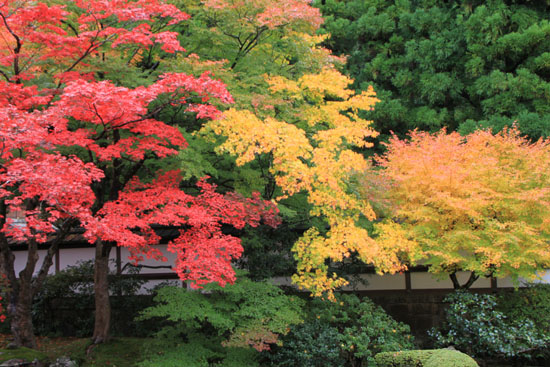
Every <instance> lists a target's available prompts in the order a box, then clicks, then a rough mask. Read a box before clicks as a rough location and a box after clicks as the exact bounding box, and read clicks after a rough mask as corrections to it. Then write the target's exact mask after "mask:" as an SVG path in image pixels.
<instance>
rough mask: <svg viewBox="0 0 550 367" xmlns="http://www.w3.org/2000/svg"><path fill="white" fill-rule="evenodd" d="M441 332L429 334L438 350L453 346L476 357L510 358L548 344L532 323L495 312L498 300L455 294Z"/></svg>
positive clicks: (450, 298) (490, 297)
mask: <svg viewBox="0 0 550 367" xmlns="http://www.w3.org/2000/svg"><path fill="white" fill-rule="evenodd" d="M445 301H446V302H449V303H450V305H449V308H448V310H447V315H446V320H445V323H444V325H443V327H442V328H441V329H440V330H435V329H432V330H431V331H430V332H429V334H430V336H431V337H432V338H433V340H434V342H435V345H436V346H437V347H445V346H448V345H452V346H454V347H455V348H457V349H459V350H461V351H463V352H465V353H467V354H469V355H472V356H476V357H493V358H510V357H517V356H522V355H523V354H524V352H525V351H532V350H536V349H539V348H542V347H544V346H545V345H546V343H547V342H548V341H549V339H548V337H546V336H541V335H540V333H539V332H538V331H537V328H536V326H535V324H534V323H533V322H532V321H531V320H529V319H521V320H512V319H510V318H508V317H507V316H506V315H505V314H504V313H503V312H501V311H498V310H497V309H496V306H497V303H496V297H495V296H493V295H488V294H473V293H468V292H465V291H460V292H455V293H453V294H450V295H449V296H447V298H445Z"/></svg>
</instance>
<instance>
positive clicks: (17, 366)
mask: <svg viewBox="0 0 550 367" xmlns="http://www.w3.org/2000/svg"><path fill="white" fill-rule="evenodd" d="M27 366H28V367H31V366H33V362H29V361H27V360H26V359H20V358H14V359H10V360H9V361H6V362H4V363H2V364H0V367H27Z"/></svg>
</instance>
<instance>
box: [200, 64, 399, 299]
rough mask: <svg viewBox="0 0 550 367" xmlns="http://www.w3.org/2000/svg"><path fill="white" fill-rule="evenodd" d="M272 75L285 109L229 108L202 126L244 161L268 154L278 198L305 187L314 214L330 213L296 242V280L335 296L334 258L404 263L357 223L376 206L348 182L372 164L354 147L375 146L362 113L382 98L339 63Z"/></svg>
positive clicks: (388, 265) (395, 266) (385, 267)
mask: <svg viewBox="0 0 550 367" xmlns="http://www.w3.org/2000/svg"><path fill="white" fill-rule="evenodd" d="M266 81H267V83H268V85H269V93H270V94H271V95H272V96H273V97H274V98H273V100H276V98H278V100H279V101H280V103H279V105H278V106H276V107H277V108H276V110H279V111H283V112H280V113H279V116H267V117H263V118H260V117H258V116H257V115H256V114H254V113H253V112H251V111H248V110H236V109H230V110H228V111H226V112H225V114H224V118H222V119H219V120H216V121H212V122H210V123H208V124H207V127H206V128H205V129H204V130H203V132H206V131H210V132H214V133H215V134H216V135H222V136H225V137H227V139H226V140H225V142H224V143H223V144H221V145H220V146H219V148H218V151H219V152H227V153H230V154H233V155H235V156H237V164H238V165H243V164H246V163H248V162H251V161H253V160H254V159H256V157H257V156H259V155H261V154H270V155H271V157H272V162H271V167H270V171H271V174H272V175H273V176H274V177H275V180H276V183H277V185H278V186H279V187H280V188H281V190H282V193H283V194H282V195H281V196H280V197H279V198H278V200H280V199H282V198H286V197H288V196H289V195H294V194H296V193H299V192H307V194H308V200H309V203H310V204H312V207H313V209H312V211H311V214H312V215H314V216H320V217H322V218H324V219H325V221H326V223H327V227H328V229H326V228H310V229H309V230H308V231H306V233H305V234H304V235H303V236H302V238H301V239H300V240H299V241H298V242H297V243H296V244H295V245H294V248H293V251H294V253H295V258H296V259H297V261H298V269H297V274H296V275H294V277H293V280H294V282H295V283H297V284H298V285H300V286H301V287H304V288H307V289H309V290H311V291H312V293H313V294H314V295H327V296H328V297H329V298H331V297H332V291H333V290H334V289H335V288H337V287H340V286H342V285H344V284H346V280H345V279H343V278H340V277H338V276H336V275H335V274H333V273H331V272H330V271H329V264H330V263H331V262H341V261H343V260H344V259H345V258H347V257H350V256H351V254H352V253H353V254H357V256H358V257H359V258H360V259H362V260H363V261H364V262H366V263H372V264H374V265H376V266H377V268H378V269H379V270H380V271H396V270H400V269H401V268H402V267H401V262H400V260H399V258H398V252H399V251H398V250H396V249H394V248H390V249H387V248H383V247H381V246H379V244H378V243H377V242H375V241H374V240H372V239H371V238H370V236H369V234H368V232H367V230H366V229H365V228H363V227H362V226H360V225H359V224H358V221H359V220H360V218H362V217H363V218H366V219H368V220H373V219H374V218H375V213H374V211H373V209H372V207H371V205H370V203H369V201H368V200H366V199H365V198H364V197H362V196H361V195H358V194H357V193H356V192H355V191H354V190H352V187H351V186H352V185H351V184H350V178H351V177H353V176H354V175H356V174H358V173H359V172H364V171H367V170H369V169H370V167H369V163H368V162H367V160H366V159H365V158H364V157H363V155H361V154H360V153H357V152H356V151H354V148H358V147H360V148H364V147H369V146H370V145H371V144H370V143H369V142H368V140H367V139H369V138H373V137H375V136H376V135H377V133H376V132H375V131H374V130H373V129H372V128H371V126H370V125H371V122H370V121H367V120H364V119H362V118H361V117H360V116H359V113H360V112H359V111H360V110H369V109H372V108H373V106H374V104H375V103H376V102H377V101H378V99H377V98H376V97H375V93H374V91H373V90H372V88H370V89H369V90H367V91H365V92H363V93H361V94H355V92H354V91H353V90H351V89H349V85H350V84H351V82H352V80H350V79H349V78H347V77H346V76H344V75H342V74H341V73H340V72H338V71H337V70H336V69H335V68H333V67H325V68H323V69H322V70H321V72H319V73H316V74H306V75H303V76H302V77H300V78H299V79H297V80H290V79H287V78H285V77H281V76H276V77H267V76H266ZM275 97H276V98H275ZM272 110H273V109H272Z"/></svg>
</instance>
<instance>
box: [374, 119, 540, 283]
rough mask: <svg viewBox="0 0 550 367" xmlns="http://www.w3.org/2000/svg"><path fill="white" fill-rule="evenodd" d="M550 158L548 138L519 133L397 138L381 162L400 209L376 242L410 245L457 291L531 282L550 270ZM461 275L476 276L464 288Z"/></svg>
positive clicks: (420, 134) (415, 257) (382, 226)
mask: <svg viewBox="0 0 550 367" xmlns="http://www.w3.org/2000/svg"><path fill="white" fill-rule="evenodd" d="M549 158H550V141H549V140H539V141H538V142H536V143H530V142H529V140H528V139H526V138H524V137H521V136H520V135H519V132H518V130H516V129H510V130H504V131H503V132H501V133H499V134H497V135H493V134H491V133H490V132H488V131H477V132H475V133H472V134H470V135H467V136H465V137H462V136H460V135H459V134H458V133H456V132H455V133H451V134H447V133H446V132H445V131H441V132H439V133H437V134H434V135H430V134H428V133H424V132H416V131H415V132H412V133H411V134H410V141H408V140H399V139H398V138H397V137H395V136H394V137H393V138H392V139H391V140H390V143H389V144H388V145H387V152H386V153H385V154H384V155H383V156H382V157H380V158H379V162H380V163H381V165H382V166H383V167H384V168H385V173H386V174H387V175H388V176H389V178H390V179H391V180H392V181H393V184H392V185H391V186H390V189H389V191H388V194H389V199H390V200H391V202H392V203H393V205H394V211H393V212H392V214H391V219H386V220H385V221H384V222H382V223H378V224H377V225H376V226H375V227H376V228H377V231H378V233H379V237H378V239H377V242H378V243H379V244H380V245H381V246H383V247H392V246H397V247H408V248H410V252H409V256H410V258H411V260H412V261H415V260H416V261H418V260H420V259H421V260H422V262H423V263H424V264H426V265H427V266H429V270H430V272H432V273H434V274H440V275H443V276H445V275H449V276H450V277H451V280H452V281H453V284H454V286H455V288H463V287H466V288H467V287H469V286H470V285H471V284H472V283H473V281H475V280H476V279H477V278H478V277H479V276H493V277H499V278H500V277H507V276H509V277H512V278H513V279H516V280H517V279H518V278H519V277H523V278H527V279H533V278H534V277H536V275H537V271H538V270H540V269H544V268H547V267H548V266H549V265H550V246H549V241H548V239H549V236H550V232H549V230H548V223H549V221H550V192H549V190H548V187H549V183H550V181H549V180H550V177H549V174H548V172H550V171H549V169H550V160H549ZM460 270H463V271H469V272H471V277H470V278H469V280H468V281H466V283H463V284H460V283H459V282H458V280H457V277H456V272H457V271H460Z"/></svg>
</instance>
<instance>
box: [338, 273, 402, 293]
mask: <svg viewBox="0 0 550 367" xmlns="http://www.w3.org/2000/svg"><path fill="white" fill-rule="evenodd" d="M360 277H361V278H362V279H364V280H366V284H365V283H362V282H356V283H354V284H352V285H348V286H346V287H344V288H343V290H346V291H380V290H404V289H406V284H405V274H384V275H378V274H361V275H360Z"/></svg>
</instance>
